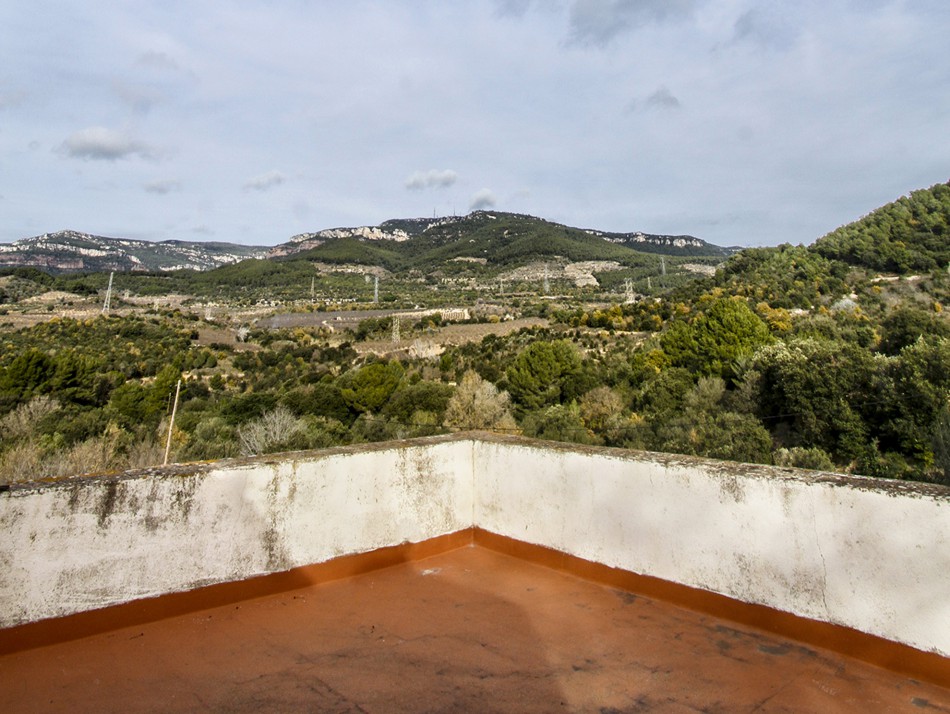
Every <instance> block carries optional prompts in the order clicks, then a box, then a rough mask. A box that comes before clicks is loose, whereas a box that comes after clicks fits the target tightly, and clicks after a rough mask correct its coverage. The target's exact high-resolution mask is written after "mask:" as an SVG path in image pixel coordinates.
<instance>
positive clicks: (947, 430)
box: [931, 402, 950, 486]
mask: <svg viewBox="0 0 950 714" xmlns="http://www.w3.org/2000/svg"><path fill="white" fill-rule="evenodd" d="M931 444H932V446H933V452H934V466H935V467H936V469H937V474H938V478H939V480H940V481H941V482H942V483H945V484H947V485H948V486H950V402H948V403H947V404H945V405H944V407H943V409H941V410H940V414H939V415H938V416H937V422H936V424H934V431H933V437H932V438H931Z"/></svg>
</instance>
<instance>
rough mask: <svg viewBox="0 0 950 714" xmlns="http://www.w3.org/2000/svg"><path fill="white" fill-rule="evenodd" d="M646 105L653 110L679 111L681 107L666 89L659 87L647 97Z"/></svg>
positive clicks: (677, 100)
mask: <svg viewBox="0 0 950 714" xmlns="http://www.w3.org/2000/svg"><path fill="white" fill-rule="evenodd" d="M646 105H647V106H648V107H651V108H654V109H679V108H680V107H681V106H682V104H680V100H679V99H677V98H676V97H674V96H673V93H672V92H671V91H670V90H669V89H668V88H667V87H660V88H659V89H657V90H656V91H655V92H654V93H653V94H651V95H650V96H649V97H647V101H646Z"/></svg>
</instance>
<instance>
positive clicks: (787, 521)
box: [474, 440, 950, 656]
mask: <svg viewBox="0 0 950 714" xmlns="http://www.w3.org/2000/svg"><path fill="white" fill-rule="evenodd" d="M474 458H475V471H476V473H477V474H478V488H477V493H476V502H475V521H476V523H477V524H478V526H479V527H481V528H483V529H485V530H487V531H490V532H492V533H496V534H498V535H503V536H508V537H510V538H515V539H518V540H521V541H526V542H529V543H533V544H536V545H543V546H546V547H548V548H552V549H555V550H558V551H562V552H565V553H568V554H570V555H574V556H577V557H580V558H583V559H585V560H589V561H593V562H596V563H601V564H604V565H608V566H611V567H616V568H620V569H622V570H627V571H631V572H634V573H639V574H644V575H650V576H654V577H657V578H662V579H664V580H667V581H671V582H674V583H679V584H682V585H687V586H690V587H694V588H699V589H702V590H707V591H711V592H715V593H720V594H723V595H727V596H729V597H731V598H734V599H736V600H739V601H742V602H746V603H754V604H760V605H766V606H768V607H772V608H775V609H777V610H781V611H784V612H789V613H793V614H795V615H800V616H803V617H807V618H810V619H815V620H820V621H822V622H829V623H833V624H837V625H843V626H845V627H849V628H853V629H856V630H859V631H861V632H865V633H868V634H873V635H877V636H880V637H883V638H885V639H888V640H892V641H895V642H901V643H903V644H908V645H911V646H913V647H916V648H918V649H921V650H924V651H929V652H936V653H939V654H941V655H943V656H950V489H946V488H943V487H939V486H930V485H926V484H917V483H910V482H889V481H883V480H878V479H866V478H855V477H848V476H841V475H835V474H822V473H817V472H807V471H800V470H797V469H779V468H770V467H765V466H753V465H744V464H733V463H727V462H717V461H710V460H703V459H693V458H689V457H676V456H668V455H664V454H651V453H638V452H626V451H615V450H607V449H589V450H583V451H582V450H578V449H574V448H564V447H563V446H562V445H551V444H544V445H540V444H538V443H537V442H533V443H518V442H516V441H514V440H505V441H496V440H491V441H486V440H482V441H478V442H476V444H475V457H474ZM515 475H516V476H515Z"/></svg>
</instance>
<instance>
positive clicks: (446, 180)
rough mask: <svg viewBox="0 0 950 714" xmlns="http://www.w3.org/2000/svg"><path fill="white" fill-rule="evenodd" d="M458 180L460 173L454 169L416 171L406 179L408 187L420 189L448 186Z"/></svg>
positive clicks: (414, 189) (412, 189)
mask: <svg viewBox="0 0 950 714" xmlns="http://www.w3.org/2000/svg"><path fill="white" fill-rule="evenodd" d="M457 180H458V174H457V173H455V172H454V171H452V169H441V170H440V169H429V170H428V171H416V172H415V173H413V174H412V175H411V176H410V177H409V178H407V179H406V188H408V189H409V190H411V191H418V190H421V189H424V188H448V187H449V186H451V185H452V184H454V183H455V182H456V181H457Z"/></svg>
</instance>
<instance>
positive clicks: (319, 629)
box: [0, 547, 950, 714]
mask: <svg viewBox="0 0 950 714" xmlns="http://www.w3.org/2000/svg"><path fill="white" fill-rule="evenodd" d="M0 692H2V693H3V695H2V701H3V702H4V703H3V710H4V711H6V712H17V713H19V712H71V713H73V712H130V713H131V712H234V713H235V714H237V713H244V712H298V711H307V712H331V713H333V712H339V713H341V714H342V713H343V712H380V713H382V712H387V713H388V712H557V711H564V712H605V713H606V712H610V713H620V712H708V713H710V714H712V713H715V712H730V713H735V712H748V713H749V714H751V713H752V712H756V713H759V712H822V713H823V714H825V713H831V712H855V713H857V712H860V713H861V714H866V713H867V712H876V713H881V712H921V711H933V712H941V711H946V712H950V690H946V689H942V688H940V687H937V686H934V685H929V684H925V683H919V682H916V681H914V680H911V679H908V678H906V677H903V676H901V675H898V674H895V673H892V672H888V671H886V670H882V669H879V668H876V667H873V666H871V665H867V664H864V663H862V662H858V661H855V660H851V659H848V658H846V657H842V656H839V655H836V654H834V653H830V652H826V651H823V650H819V649H816V648H812V647H807V646H804V645H801V644H800V643H796V642H791V641H788V640H784V639H782V638H778V637H773V636H770V635H767V634H763V633H761V632H758V631H756V630H753V629H751V628H743V627H741V626H735V625H734V624H733V623H727V622H725V621H722V620H717V619H716V618H712V617H708V616H705V615H701V614H698V613H694V612H691V611H688V610H684V609H680V608H678V607H676V606H673V605H670V604H668V603H664V602H661V601H657V600H652V599H650V598H647V597H644V596H636V597H633V596H629V594H625V593H622V592H618V591H617V590H615V589H612V588H608V587H604V586H602V585H598V584H596V583H590V582H587V581H584V580H581V579H578V578H576V577H573V576H571V575H567V574H564V573H560V572H557V571H554V570H549V569H547V568H544V567H541V566H537V565H532V564H530V563H526V562H524V561H521V560H518V559H516V558H513V557H510V556H506V555H502V554H499V553H496V552H494V551H490V550H487V549H483V548H478V547H467V548H461V549H458V550H454V551H451V552H449V553H444V554H442V555H438V556H435V557H432V558H428V559H425V560H420V561H416V562H411V563H404V564H402V565H398V566H395V567H391V568H387V569H384V570H378V571H375V572H373V573H369V574H366V575H362V576H359V577H355V578H350V579H346V580H340V581H335V582H330V583H324V584H320V585H314V586H312V587H309V588H303V589H299V590H292V591H288V592H284V593H281V594H277V595H272V596H269V597H263V598H258V599H254V600H247V601H244V602H242V603H239V604H237V605H229V606H224V607H219V608H215V609H209V610H204V611H201V612H197V613H192V614H190V615H183V616H180V617H174V618H169V619H167V620H163V621H161V622H156V623H152V624H148V625H144V626H139V627H134V628H126V629H121V630H115V631H113V632H108V633H104V634H101V635H96V636H94V637H87V638H84V639H81V640H75V641H72V642H66V643H62V644H57V645H52V646H48V647H41V648H37V649H34V650H28V651H25V652H20V653H17V654H13V655H8V656H4V657H0Z"/></svg>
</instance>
